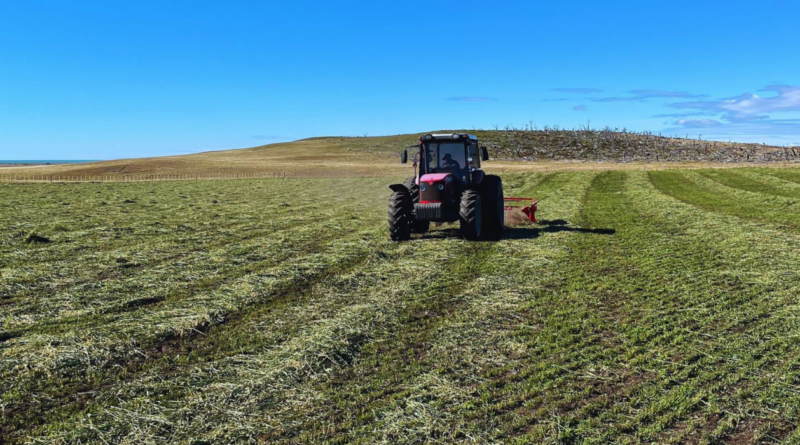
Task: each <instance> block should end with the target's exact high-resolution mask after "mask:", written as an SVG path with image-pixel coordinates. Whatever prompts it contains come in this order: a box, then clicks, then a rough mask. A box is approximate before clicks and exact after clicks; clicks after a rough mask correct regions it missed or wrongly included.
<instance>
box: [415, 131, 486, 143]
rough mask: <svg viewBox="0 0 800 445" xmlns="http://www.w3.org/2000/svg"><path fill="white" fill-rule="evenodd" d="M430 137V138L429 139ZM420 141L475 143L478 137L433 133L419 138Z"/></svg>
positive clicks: (462, 134)
mask: <svg viewBox="0 0 800 445" xmlns="http://www.w3.org/2000/svg"><path fill="white" fill-rule="evenodd" d="M428 136H430V137H428ZM419 139H420V140H425V141H430V140H434V139H436V140H442V139H449V140H453V139H470V140H473V141H477V140H478V137H477V136H475V135H474V134H467V133H433V134H426V135H424V136H422V137H420V138H419Z"/></svg>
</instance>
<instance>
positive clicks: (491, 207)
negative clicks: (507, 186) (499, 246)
mask: <svg viewBox="0 0 800 445" xmlns="http://www.w3.org/2000/svg"><path fill="white" fill-rule="evenodd" d="M481 199H482V204H483V237H484V239H487V240H491V241H497V240H499V239H500V238H502V237H503V229H504V228H505V210H504V208H505V207H504V206H505V203H504V201H503V182H502V181H501V180H500V177H499V176H496V175H486V177H484V178H483V183H482V184H481Z"/></svg>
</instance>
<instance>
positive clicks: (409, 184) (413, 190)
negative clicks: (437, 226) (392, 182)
mask: <svg viewBox="0 0 800 445" xmlns="http://www.w3.org/2000/svg"><path fill="white" fill-rule="evenodd" d="M416 179H417V178H406V180H405V181H403V185H404V186H406V188H407V189H408V191H409V193H410V194H411V202H413V203H414V204H418V203H419V186H418V185H417V180H416ZM430 228H431V222H430V221H417V220H416V219H413V222H412V223H411V231H412V232H414V233H425V232H427V231H428V230H430Z"/></svg>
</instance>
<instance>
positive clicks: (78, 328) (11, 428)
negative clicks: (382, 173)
mask: <svg viewBox="0 0 800 445" xmlns="http://www.w3.org/2000/svg"><path fill="white" fill-rule="evenodd" d="M487 168H488V170H489V171H492V169H491V167H488V166H487ZM502 176H503V180H504V183H505V187H506V194H507V195H520V196H533V197H535V198H537V199H538V200H539V201H540V203H541V205H540V209H541V210H540V213H539V217H540V219H541V222H540V223H539V224H537V225H532V224H531V225H526V224H523V225H519V226H515V227H513V228H510V229H509V230H508V231H507V234H506V236H505V238H504V239H503V240H501V241H499V242H496V243H491V242H477V243H470V242H465V241H463V240H461V239H459V238H458V237H457V236H456V232H455V231H454V230H452V228H451V227H449V226H444V227H442V228H440V229H436V230H434V231H432V232H431V233H430V234H427V235H425V236H422V237H420V236H415V238H414V239H412V240H411V241H409V242H405V243H391V242H389V241H388V236H387V233H386V221H385V219H386V198H387V196H388V189H387V188H386V187H385V186H386V185H387V184H389V183H390V182H392V181H393V180H395V179H401V178H391V177H377V178H353V179H338V178H327V179H326V178H319V179H284V180H278V179H275V180H273V179H259V180H238V181H179V182H140V183H80V184H0V197H1V198H2V199H0V274H1V275H0V323H1V324H0V376H2V377H1V378H0V394H2V396H0V425H2V427H0V442H8V443H53V444H66V443H70V444H72V443H131V444H132V443H136V444H140V443H151V444H172V443H184V444H201V443H278V444H280V443H286V444H289V443H331V444H332V443H364V444H367V443H421V442H428V443H609V442H613V443H773V442H774V443H780V442H785V443H795V442H797V441H798V440H800V436H799V435H798V434H800V431H798V430H796V429H795V426H796V425H797V424H798V422H800V413H799V412H798V407H800V386H798V385H800V349H798V347H797V345H798V338H800V318H798V315H797V313H798V307H799V306H798V295H800V293H799V292H798V291H800V269H798V264H800V249H798V247H799V246H800V201H799V200H798V198H797V197H798V196H800V170H796V169H788V168H787V169H753V168H749V169H726V170H710V169H709V170H664V171H641V170H629V171H610V172H600V171H583V172H533V173H506V174H503V175H502Z"/></svg>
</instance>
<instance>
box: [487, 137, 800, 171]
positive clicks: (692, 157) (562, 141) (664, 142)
mask: <svg viewBox="0 0 800 445" xmlns="http://www.w3.org/2000/svg"><path fill="white" fill-rule="evenodd" d="M474 133H476V135H477V136H478V137H479V138H480V139H482V140H483V142H484V143H485V144H486V145H487V146H489V147H492V148H494V151H495V152H496V153H497V156H498V157H499V158H502V159H521V160H528V161H538V160H551V161H560V160H571V161H587V162H592V161H602V162H687V161H695V162H736V163H743V162H778V161H793V160H800V150H798V149H799V148H800V147H794V148H792V147H774V146H768V145H760V144H744V143H738V142H715V141H704V140H697V139H683V138H669V137H664V136H658V135H654V134H651V133H636V132H630V131H624V130H623V131H619V130H612V129H604V130H590V129H585V130H561V129H544V130H535V131H521V130H512V131H475V132H474Z"/></svg>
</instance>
